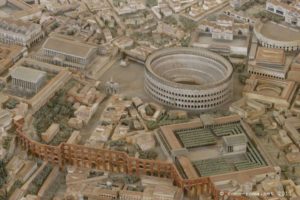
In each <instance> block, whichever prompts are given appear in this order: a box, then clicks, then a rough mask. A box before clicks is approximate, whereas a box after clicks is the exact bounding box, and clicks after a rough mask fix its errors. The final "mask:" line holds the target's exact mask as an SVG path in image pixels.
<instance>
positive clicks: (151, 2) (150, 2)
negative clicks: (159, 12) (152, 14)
mask: <svg viewBox="0 0 300 200" xmlns="http://www.w3.org/2000/svg"><path fill="white" fill-rule="evenodd" d="M146 6H147V7H149V8H151V7H153V6H157V0H146Z"/></svg>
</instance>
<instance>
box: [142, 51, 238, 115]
mask: <svg viewBox="0 0 300 200" xmlns="http://www.w3.org/2000/svg"><path fill="white" fill-rule="evenodd" d="M232 72H233V69H232V66H231V64H230V63H229V62H228V61H227V60H226V59H225V58H223V57H221V56H219V55H217V54H215V53H212V52H209V51H207V50H204V49H198V48H168V49H163V50H159V51H156V52H155V53H153V54H152V55H150V56H149V58H148V59H147V61H146V70H145V90H146V92H147V93H148V94H149V95H150V96H151V97H152V98H153V99H155V100H156V101H158V102H159V103H161V104H163V105H166V106H168V107H173V108H179V109H184V110H188V111H194V112H195V111H196V112H201V111H207V110H213V109H216V108H218V107H220V106H222V105H224V104H226V103H227V102H228V101H230V99H231V97H232V87H233V86H232Z"/></svg>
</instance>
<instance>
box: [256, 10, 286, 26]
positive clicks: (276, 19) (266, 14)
mask: <svg viewBox="0 0 300 200" xmlns="http://www.w3.org/2000/svg"><path fill="white" fill-rule="evenodd" d="M254 17H257V18H260V19H267V20H270V21H274V22H276V23H279V22H282V21H284V17H283V16H279V15H276V14H273V13H270V12H268V11H261V12H258V13H256V14H255V15H254Z"/></svg>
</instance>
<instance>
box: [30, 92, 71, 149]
mask: <svg viewBox="0 0 300 200" xmlns="http://www.w3.org/2000/svg"><path fill="white" fill-rule="evenodd" d="M74 111H75V110H74V108H73V107H72V103H70V102H68V101H67V100H66V98H65V92H64V91H63V90H61V91H59V92H58V93H57V94H56V95H55V96H54V97H53V98H52V99H51V100H50V101H49V102H48V103H47V104H46V105H44V106H43V107H42V108H41V109H40V110H39V111H38V112H36V114H35V115H34V117H35V121H34V123H33V125H34V127H35V129H36V131H37V133H38V135H39V136H41V133H43V132H45V131H46V130H47V129H48V128H49V126H50V125H51V124H52V123H58V124H59V125H60V132H59V134H58V135H56V137H55V138H54V139H53V141H52V143H53V144H59V143H60V142H61V141H65V140H66V139H68V138H69V136H70V134H71V133H72V131H73V130H72V129H71V128H70V127H68V126H67V125H66V124H67V123H68V120H69V119H70V118H71V117H73V116H74Z"/></svg>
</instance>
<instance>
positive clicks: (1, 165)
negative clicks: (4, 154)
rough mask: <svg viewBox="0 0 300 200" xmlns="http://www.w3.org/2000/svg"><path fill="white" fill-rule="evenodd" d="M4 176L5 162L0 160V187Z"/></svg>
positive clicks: (3, 182)
mask: <svg viewBox="0 0 300 200" xmlns="http://www.w3.org/2000/svg"><path fill="white" fill-rule="evenodd" d="M6 178H7V171H6V168H5V163H4V161H3V160H0V187H2V186H3V185H4V184H5V182H6Z"/></svg>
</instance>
